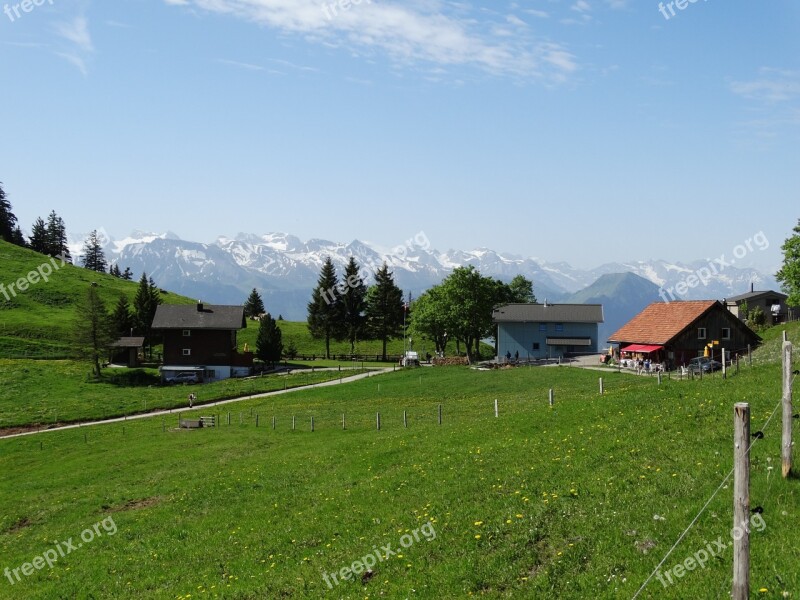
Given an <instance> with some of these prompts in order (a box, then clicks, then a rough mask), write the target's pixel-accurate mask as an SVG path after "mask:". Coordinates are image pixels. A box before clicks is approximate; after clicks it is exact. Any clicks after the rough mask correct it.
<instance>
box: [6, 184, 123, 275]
mask: <svg viewBox="0 0 800 600" xmlns="http://www.w3.org/2000/svg"><path fill="white" fill-rule="evenodd" d="M0 239H1V240H4V241H6V242H9V243H11V244H15V245H17V246H21V247H23V248H29V249H31V250H34V251H36V252H40V253H41V254H46V255H47V256H57V257H59V258H61V259H63V260H65V261H68V262H72V256H71V255H70V252H69V247H68V246H67V228H66V226H65V225H64V219H62V218H61V217H60V216H58V214H56V211H54V210H53V211H50V214H49V215H48V217H47V220H46V221H45V220H44V219H42V218H41V217H37V218H36V220H35V221H34V222H33V225H32V226H31V235H30V236H28V239H27V240H26V239H25V236H24V235H23V233H22V230H21V229H20V227H19V223H18V221H17V217H16V215H15V214H14V211H13V208H12V206H11V202H10V201H9V200H8V197H7V196H6V192H5V190H3V184H2V183H0ZM80 264H81V266H83V267H84V268H86V269H89V270H91V271H97V272H99V273H109V274H110V275H114V276H115V277H119V278H120V279H125V280H128V281H130V280H131V279H133V273H132V272H131V270H130V269H129V268H128V267H126V268H125V270H124V271H122V270H120V268H119V266H118V265H116V264H114V265H111V267H110V268H109V266H108V261H107V260H106V257H105V254H104V252H103V247H102V244H101V242H100V237H99V235H98V233H97V230H96V229H95V230H94V231H92V232H91V233H90V234H89V237H88V238H87V239H86V241H85V242H84V245H83V249H82V251H81V256H80Z"/></svg>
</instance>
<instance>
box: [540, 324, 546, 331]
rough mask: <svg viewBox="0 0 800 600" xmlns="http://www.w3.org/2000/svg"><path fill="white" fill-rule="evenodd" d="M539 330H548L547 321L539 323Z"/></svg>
mask: <svg viewBox="0 0 800 600" xmlns="http://www.w3.org/2000/svg"><path fill="white" fill-rule="evenodd" d="M539 331H545V332H546V331H547V323H539Z"/></svg>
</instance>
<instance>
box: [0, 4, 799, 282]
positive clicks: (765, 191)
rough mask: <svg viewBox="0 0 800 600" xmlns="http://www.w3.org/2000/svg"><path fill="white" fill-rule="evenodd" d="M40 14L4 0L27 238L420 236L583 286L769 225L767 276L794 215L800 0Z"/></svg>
mask: <svg viewBox="0 0 800 600" xmlns="http://www.w3.org/2000/svg"><path fill="white" fill-rule="evenodd" d="M37 1H38V2H42V4H41V5H40V6H34V5H28V8H29V9H30V10H29V12H25V11H24V9H23V7H21V6H19V7H18V8H17V9H16V12H15V6H17V5H19V4H20V3H19V2H18V0H14V1H13V2H4V1H3V0H0V6H2V7H3V8H4V9H5V8H6V7H7V9H8V10H7V11H6V12H4V14H0V53H1V56H2V58H0V77H1V78H2V81H3V86H2V87H3V94H2V100H0V103H1V104H0V107H2V109H3V115H4V118H3V120H2V135H0V140H2V142H0V181H3V184H4V188H5V190H6V192H7V193H8V195H9V197H10V200H11V202H12V204H13V206H14V210H15V213H16V214H17V216H18V217H19V219H20V221H21V224H22V225H23V228H25V229H28V228H29V227H30V224H31V223H32V222H33V220H34V219H35V218H36V217H37V216H40V215H41V216H46V214H47V213H48V212H49V211H50V210H51V209H55V210H56V211H57V212H58V213H59V214H60V215H62V216H63V217H64V219H65V221H66V224H67V228H68V230H70V231H76V232H77V231H89V230H91V229H94V228H101V227H102V228H103V229H105V230H106V231H107V232H109V233H110V234H112V235H114V236H115V237H124V236H126V235H127V234H128V233H130V232H131V231H132V230H135V229H140V230H145V231H156V232H161V231H166V230H171V231H174V232H175V233H177V234H178V235H180V236H181V237H183V238H186V239H192V240H196V241H212V240H213V239H215V238H216V237H217V236H218V235H235V234H236V233H238V232H240V231H243V232H250V233H266V232H272V231H285V232H289V233H293V234H295V235H298V236H299V237H301V238H303V239H309V238H325V239H331V240H335V241H344V242H346V241H350V240H352V239H356V238H357V239H361V240H365V241H372V242H376V243H379V244H381V245H383V246H386V247H391V246H394V245H396V244H398V243H402V242H403V240H406V239H408V238H410V237H412V236H413V235H415V234H416V233H418V232H420V231H424V232H425V234H426V235H427V237H428V239H429V240H430V241H431V243H432V245H433V246H434V247H436V248H438V249H440V250H444V249H447V248H460V249H472V248H476V247H480V246H484V247H490V248H492V249H495V250H498V251H502V252H510V253H514V254H519V255H524V256H536V257H540V258H543V259H547V260H551V261H557V260H566V261H568V262H570V263H572V264H574V265H575V266H583V267H591V266H596V265H598V264H600V263H603V262H610V261H617V260H637V259H648V258H664V259H669V260H693V259H703V258H710V257H716V256H719V255H720V254H721V253H723V252H726V253H728V254H729V255H730V253H731V251H732V249H733V248H734V247H735V246H737V245H738V244H741V243H743V242H744V241H745V240H747V239H748V238H751V237H752V236H754V235H755V234H757V233H758V232H760V231H763V232H764V234H765V235H766V236H767V238H768V239H769V241H770V248H769V249H768V250H766V251H763V252H761V251H759V252H753V253H751V254H750V255H749V256H748V257H747V259H746V260H745V261H742V262H750V263H752V264H754V265H755V266H760V267H762V268H767V269H773V268H775V267H776V266H777V265H778V264H779V262H780V251H779V246H780V244H781V243H782V242H783V240H784V238H786V237H787V236H788V235H789V233H790V231H791V228H792V227H793V226H794V225H795V224H796V223H797V219H798V218H799V217H800V202H798V191H799V190H800V186H798V183H800V181H799V180H800V165H798V158H799V157H800V153H799V152H798V137H800V136H799V135H798V134H799V133H800V64H798V61H799V60H800V35H798V34H800V6H798V3H797V2H790V1H788V0H774V1H771V2H755V1H739V0H729V1H727V2H724V3H723V2H722V0H708V1H703V0H700V1H698V2H695V3H689V2H688V0H686V3H685V6H684V8H683V9H682V10H681V9H680V8H679V7H678V6H679V5H674V4H673V10H674V13H675V14H674V16H672V15H671V14H670V11H669V7H668V6H666V3H665V6H664V12H665V13H666V14H667V15H668V16H669V19H667V18H665V16H664V14H662V12H660V10H659V3H658V2H652V1H650V0H647V1H641V0H639V1H637V2H635V3H634V2H633V1H632V0H627V1H626V0H577V1H574V0H573V1H568V2H562V1H559V0H530V1H524V0H518V1H516V2H503V1H496V0H495V1H493V2H486V1H480V2H477V1H476V2H467V1H460V2H441V1H437V0H431V1H425V2H423V1H416V0H414V1H406V2H398V1H394V0H372V1H370V2H368V1H367V0H362V1H361V2H360V3H358V4H356V3H352V2H351V3H347V2H345V1H344V0H342V2H336V3H333V4H331V2H321V1H317V0H115V1H113V2H98V1H92V0H81V1H69V0H37ZM331 5H332V6H333V7H334V8H331ZM326 7H327V8H326ZM334 13H335V14H334ZM16 15H18V16H16Z"/></svg>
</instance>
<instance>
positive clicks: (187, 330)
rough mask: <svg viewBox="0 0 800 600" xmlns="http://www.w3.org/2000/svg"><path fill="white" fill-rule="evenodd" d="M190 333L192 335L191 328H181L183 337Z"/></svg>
mask: <svg viewBox="0 0 800 600" xmlns="http://www.w3.org/2000/svg"><path fill="white" fill-rule="evenodd" d="M191 335H192V330H191V329H184V330H183V337H189V336H191Z"/></svg>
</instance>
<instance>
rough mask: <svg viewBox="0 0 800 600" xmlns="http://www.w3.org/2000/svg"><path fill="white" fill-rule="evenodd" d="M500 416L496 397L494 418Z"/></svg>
mask: <svg viewBox="0 0 800 600" xmlns="http://www.w3.org/2000/svg"><path fill="white" fill-rule="evenodd" d="M499 416H500V412H499V411H498V407H497V398H495V399H494V418H495V419H497V418H498V417H499Z"/></svg>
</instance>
